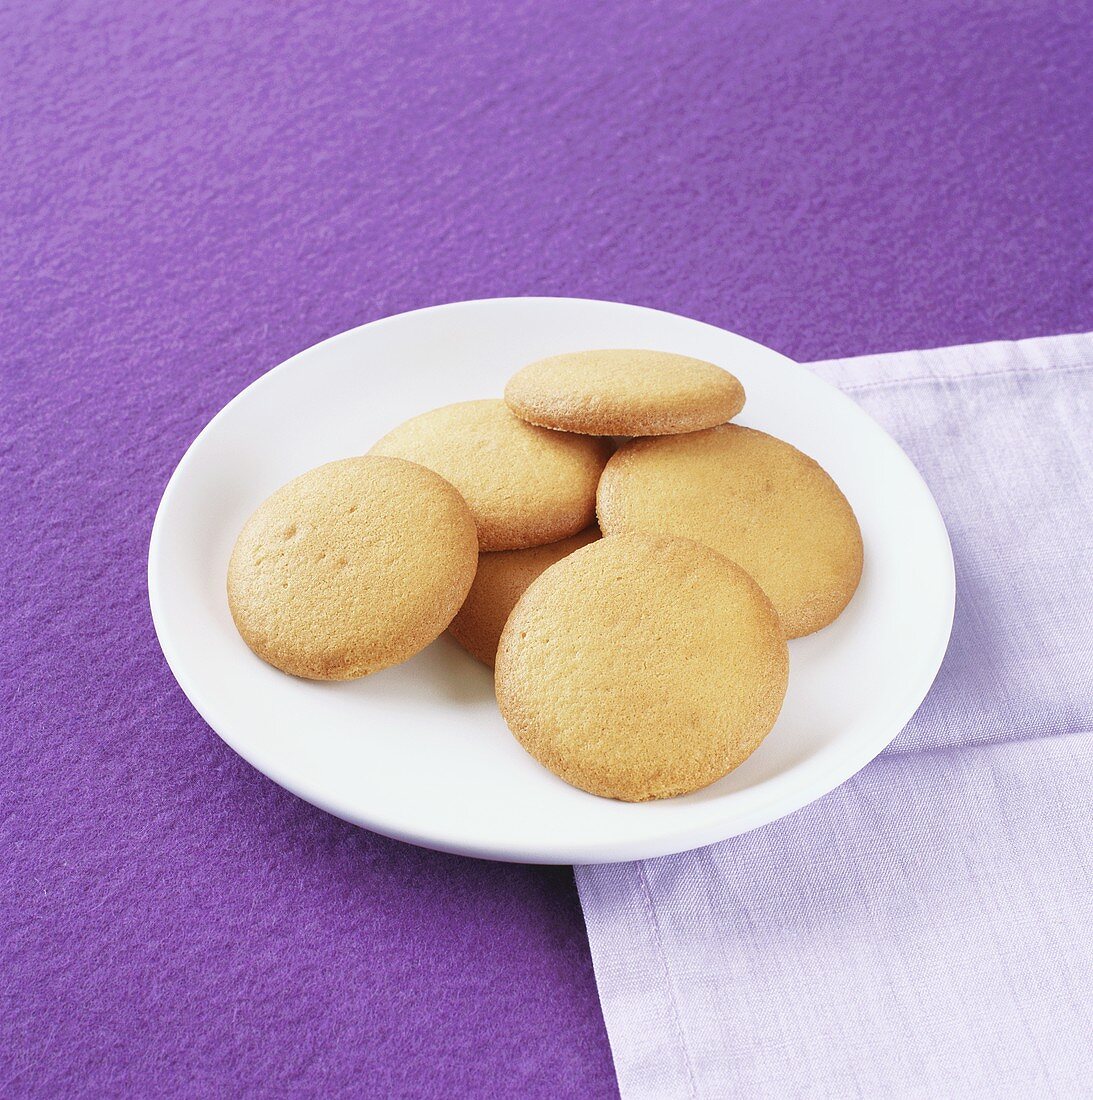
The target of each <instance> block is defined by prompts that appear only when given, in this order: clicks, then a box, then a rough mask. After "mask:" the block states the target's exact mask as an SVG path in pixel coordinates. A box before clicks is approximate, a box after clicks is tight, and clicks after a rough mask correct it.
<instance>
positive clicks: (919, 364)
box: [806, 332, 1093, 392]
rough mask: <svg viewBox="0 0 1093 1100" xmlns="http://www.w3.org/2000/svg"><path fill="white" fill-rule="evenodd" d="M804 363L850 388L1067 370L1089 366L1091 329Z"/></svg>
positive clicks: (1092, 353) (1091, 361)
mask: <svg viewBox="0 0 1093 1100" xmlns="http://www.w3.org/2000/svg"><path fill="white" fill-rule="evenodd" d="M806 366H808V367H809V368H810V369H811V370H814V371H816V373H817V374H819V375H821V376H822V377H823V378H825V379H827V381H829V382H832V383H834V384H835V385H836V386H838V387H839V388H840V389H844V390H847V391H852V392H859V391H862V390H872V389H880V388H883V387H885V386H897V385H906V384H908V383H913V382H920V381H936V382H945V381H956V380H960V379H968V378H989V377H993V376H1003V375H1012V374H1066V373H1071V372H1074V371H1081V370H1087V369H1088V368H1089V367H1090V366H1093V332H1075V333H1064V334H1062V335H1059V336H1036V337H1030V338H1029V339H1025V340H992V341H990V342H988V343H985V344H954V345H952V346H950V347H943V348H926V349H923V350H919V351H890V352H881V353H879V354H877V355H862V356H859V357H857V358H854V359H820V360H817V361H816V362H813V363H807V364H806Z"/></svg>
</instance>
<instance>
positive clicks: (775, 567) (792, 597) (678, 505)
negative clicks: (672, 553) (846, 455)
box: [597, 424, 862, 638]
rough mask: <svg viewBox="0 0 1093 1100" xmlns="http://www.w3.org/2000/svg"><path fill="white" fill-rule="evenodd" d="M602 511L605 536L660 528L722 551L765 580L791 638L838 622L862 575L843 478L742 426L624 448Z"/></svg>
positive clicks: (602, 491) (607, 475)
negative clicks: (839, 482) (835, 477)
mask: <svg viewBox="0 0 1093 1100" xmlns="http://www.w3.org/2000/svg"><path fill="white" fill-rule="evenodd" d="M597 509H598V513H599V519H600V525H601V527H602V528H603V530H604V533H605V534H616V533H619V532H622V531H634V530H638V531H655V532H661V533H664V534H673V535H680V536H683V537H685V538H692V539H695V540H697V541H698V542H702V543H705V544H706V545H707V546H711V547H713V548H714V549H715V550H719V551H720V552H721V553H723V554H724V555H725V556H726V557H728V558H730V559H732V560H733V561H735V562H737V563H738V564H739V565H741V566H742V567H743V568H744V569H745V570H747V572H749V573H750V574H751V575H752V576H753V577H754V578H755V579H756V580H757V581H758V582H759V584H760V586H761V587H762V588H763V590H764V591H765V592H766V593H767V595H768V596H769V597H770V599H771V602H772V603H773V604H774V606H775V608H776V609H777V610H778V613H779V615H780V616H781V618H782V623H783V626H784V627H785V630H786V634H787V636H789V637H791V638H795V637H799V636H801V635H803V634H810V633H812V632H813V631H815V630H818V629H820V628H821V627H823V626H826V625H827V624H828V623H829V622H831V621H832V620H833V619H835V618H836V617H837V616H838V615H839V613H840V612H841V611H842V610H843V608H844V607H845V606H846V604H847V603H848V602H849V600H850V598H851V596H852V595H853V594H854V590H855V589H856V588H857V584H858V580H859V579H860V577H861V570H862V540H861V531H860V530H859V528H858V522H857V519H856V518H855V516H854V512H853V510H852V509H851V507H850V504H849V503H848V502H847V500H846V497H845V496H843V494H842V492H841V491H840V490H839V488H838V486H837V485H836V484H835V482H834V481H833V480H832V479H831V477H830V476H829V475H828V474H827V473H826V471H825V470H824V469H823V468H822V467H821V466H820V465H819V464H818V463H816V462H815V461H814V460H813V459H811V458H809V457H808V456H807V455H805V454H803V453H802V452H801V451H799V450H797V449H796V448H795V447H793V446H791V445H790V444H789V443H786V442H785V441H784V440H781V439H777V438H775V437H774V436H771V435H767V434H766V433H765V432H759V431H755V430H753V429H751V428H745V427H742V426H740V425H736V424H726V425H724V426H722V427H718V428H712V429H709V430H708V431H703V432H695V433H693V434H690V435H680V436H673V437H670V438H663V439H649V440H634V441H633V442H631V443H627V444H625V445H624V446H623V447H621V448H620V449H619V450H618V451H617V452H616V453H615V454H614V455H613V456H612V458H611V461H610V462H609V463H608V465H607V468H606V469H605V470H604V475H603V478H602V479H601V481H600V487H599V495H598V500H597Z"/></svg>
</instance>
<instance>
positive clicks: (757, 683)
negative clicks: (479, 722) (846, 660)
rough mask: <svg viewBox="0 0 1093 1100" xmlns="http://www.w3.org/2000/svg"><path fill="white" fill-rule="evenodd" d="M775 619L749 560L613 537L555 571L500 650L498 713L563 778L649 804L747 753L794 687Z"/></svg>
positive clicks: (711, 777) (529, 596)
mask: <svg viewBox="0 0 1093 1100" xmlns="http://www.w3.org/2000/svg"><path fill="white" fill-rule="evenodd" d="M788 674H789V654H788V650H787V648H786V642H785V638H784V637H783V635H782V628H781V625H780V623H779V621H778V616H777V615H776V614H775V612H774V609H773V608H772V607H771V605H770V601H769V600H768V599H767V598H766V596H765V595H764V594H763V592H762V591H761V589H760V588H759V586H758V585H757V584H756V583H755V582H754V581H753V580H752V579H751V577H749V576H748V575H747V574H746V573H745V572H744V571H743V570H742V569H741V568H739V566H736V565H734V564H733V563H732V562H730V561H729V560H728V559H727V558H724V557H722V556H721V555H720V554H717V553H715V552H714V551H713V550H711V549H709V547H706V546H701V545H699V544H698V543H696V542H691V541H690V540H688V539H676V538H666V537H664V536H657V535H639V534H629V535H615V536H612V537H610V538H604V539H601V540H600V541H598V542H594V543H592V544H591V545H590V546H586V547H584V548H583V549H581V550H578V551H576V553H574V554H571V555H570V556H569V557H567V558H563V559H562V560H561V561H559V562H558V563H557V564H555V565H552V566H551V567H550V568H549V569H547V570H546V572H544V573H543V574H542V575H541V576H540V577H539V578H538V580H535V581H533V582H532V584H531V586H530V587H529V588H528V590H527V591H526V592H525V593H524V595H523V596H522V597H521V599H520V602H519V603H518V604H517V605H516V608H515V610H514V611H513V612H512V614H511V615H510V616H509V620H508V622H507V623H506V624H505V629H504V631H503V632H502V634H501V643H500V645H499V647H498V649H497V671H496V687H497V701H498V703H499V704H500V707H501V713H502V714H503V715H504V717H505V721H506V722H508V724H509V728H510V729H511V730H512V732H513V734H515V736H516V739H517V740H518V741H519V742H520V744H521V745H523V746H524V748H525V749H527V751H528V752H529V753H531V755H532V756H534V757H535V758H536V759H537V760H538V761H539V762H540V763H541V764H543V765H545V766H546V767H547V768H549V769H550V770H551V771H552V772H554V773H555V774H556V775H558V776H560V777H561V778H562V779H564V780H565V781H566V782H567V783H571V784H573V786H575V787H580V788H581V789H582V790H586V791H590V792H591V793H592V794H598V795H602V796H604V797H607V798H618V799H623V800H624V801H627V802H642V801H645V800H647V799H651V798H669V797H671V796H672V795H677V794H684V793H685V792H687V791H694V790H697V789H698V788H700V787H705V786H707V785H708V784H710V783H713V782H714V781H715V780H717V779H720V778H721V777H722V776H723V775H725V774H726V773H727V772H730V771H732V769H733V768H735V767H736V766H737V765H738V764H740V763H741V762H742V761H744V760H746V759H747V757H748V756H750V755H751V753H752V752H753V751H754V750H755V749H756V747H757V746H758V745H759V743H760V742H761V741H762V740H763V738H764V737H765V736H766V735H767V733H769V732H770V729H771V727H772V726H773V725H774V721H775V719H776V718H777V717H778V711H779V709H780V708H781V706H782V700H783V698H784V697H785V693H786V683H787V678H788Z"/></svg>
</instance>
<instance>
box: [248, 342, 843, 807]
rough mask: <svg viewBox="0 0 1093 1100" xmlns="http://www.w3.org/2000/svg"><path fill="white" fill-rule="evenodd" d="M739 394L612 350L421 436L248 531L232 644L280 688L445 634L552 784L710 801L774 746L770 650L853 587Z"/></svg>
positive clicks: (833, 535) (445, 411) (480, 404)
mask: <svg viewBox="0 0 1093 1100" xmlns="http://www.w3.org/2000/svg"><path fill="white" fill-rule="evenodd" d="M744 399H745V394H744V388H743V386H742V385H741V384H740V382H739V381H738V380H737V379H736V378H735V377H734V376H733V375H732V374H730V373H729V372H728V371H727V370H724V369H723V368H721V367H719V366H716V365H714V364H712V363H706V362H703V361H701V360H698V359H693V358H689V357H687V356H683V355H676V354H671V353H668V352H662V351H646V350H633V349H611V350H596V351H580V352H572V353H569V354H565V355H556V356H553V357H551V358H549V359H543V360H540V361H538V362H535V363H531V364H529V365H528V366H525V367H523V368H522V369H521V370H519V371H518V372H517V373H516V374H515V375H514V376H513V377H512V378H511V379H510V381H509V383H508V385H507V386H506V387H505V396H504V400H482V401H466V402H462V403H459V404H456V405H448V406H446V407H445V408H441V409H435V410H434V411H432V412H427V413H424V414H422V415H421V416H417V417H414V418H413V419H412V420H408V421H407V422H406V423H404V424H402V425H401V426H399V427H397V428H395V429H394V430H393V431H392V432H390V433H389V434H388V435H386V436H384V437H383V438H382V439H381V440H380V441H379V442H378V443H376V444H375V445H374V446H373V447H372V449H371V451H369V452H368V454H367V455H364V456H361V457H355V458H346V459H343V460H341V461H338V462H331V463H328V464H326V465H324V466H320V467H318V468H316V469H314V470H311V471H310V472H308V473H306V474H304V475H302V476H301V477H298V478H296V479H295V480H294V481H291V482H289V483H288V484H287V485H285V486H284V487H282V488H281V489H279V490H278V491H277V492H275V493H274V494H273V495H272V496H271V497H269V498H268V499H267V500H266V501H265V502H264V503H263V504H261V505H260V506H259V507H258V509H257V510H256V511H255V512H254V514H253V515H252V516H251V517H250V519H248V520H247V522H246V524H245V526H244V527H243V530H242V532H241V533H240V535H239V538H238V540H237V541H236V544H235V549H234V551H233V553H232V557H231V562H230V565H229V567H228V602H229V606H230V608H231V613H232V616H233V618H234V620H235V624H236V626H237V628H238V630H239V633H240V634H241V635H242V637H243V639H244V641H245V642H246V643H247V645H248V646H250V648H251V649H252V650H253V651H254V652H255V653H256V654H257V655H258V656H259V657H261V658H262V659H263V660H265V661H267V662H269V663H270V664H271V665H274V666H275V667H276V668H278V669H281V670H282V671H284V672H287V673H290V674H291V675H294V676H303V677H307V678H309V679H316V680H346V679H352V678H355V677H360V676H366V675H368V674H369V673H372V672H376V671H378V670H379V669H383V668H387V667H388V666H390V665H393V664H397V663H398V662H400V661H405V660H406V659H407V658H409V657H411V656H413V655H414V654H415V653H417V652H419V651H420V650H421V649H423V648H424V647H425V646H427V645H428V644H429V643H430V642H432V641H433V640H434V639H436V638H437V637H438V636H439V635H440V634H441V633H442V632H443V631H444V630H446V629H447V630H449V631H450V633H451V634H452V636H453V637H454V638H455V639H456V640H457V641H458V642H459V643H460V645H462V646H463V647H464V648H465V649H466V650H467V651H468V652H469V653H470V654H472V655H473V656H474V657H475V658H477V659H478V660H479V661H481V662H483V663H484V664H486V665H491V666H494V669H495V685H496V691H497V701H498V704H499V706H500V708H501V713H502V715H503V716H504V718H505V721H506V722H507V723H508V726H509V728H510V729H511V730H512V733H513V734H514V735H515V737H516V738H517V740H518V741H519V742H520V744H521V745H523V747H524V748H525V749H526V750H527V751H528V752H529V753H530V754H531V755H532V756H533V757H535V758H536V759H537V760H538V761H539V762H540V763H541V764H543V765H545V766H546V767H547V768H549V769H550V770H551V771H552V772H554V773H555V774H556V775H558V776H560V777H561V778H562V779H564V780H565V781H566V782H568V783H571V784H573V785H574V786H576V787H579V788H581V789H582V790H585V791H589V792H591V793H593V794H596V795H600V796H603V797H607V798H616V799H622V800H625V801H634V802H637V801H645V800H648V799H656V798H668V797H672V796H674V795H679V794H684V793H686V792H689V791H694V790H697V789H699V788H701V787H705V786H707V785H708V784H710V783H713V782H714V781H715V780H717V779H720V778H721V777H722V776H724V775H725V774H727V773H728V772H730V771H731V770H732V769H733V768H735V767H737V765H739V764H740V763H741V762H742V761H744V760H745V759H747V757H748V756H749V755H750V754H751V753H752V752H753V751H754V750H755V749H756V747H757V746H758V745H759V744H760V742H761V741H762V740H763V738H764V737H765V736H766V735H767V733H768V732H769V731H770V730H771V728H772V727H773V725H774V722H775V720H776V718H777V716H778V712H779V710H780V708H781V706H782V701H783V699H784V697H785V693H786V687H787V684H788V677H789V653H788V649H787V645H786V641H787V639H789V638H797V637H801V636H802V635H805V634H811V633H813V632H814V631H817V630H820V629H821V628H822V627H825V626H827V625H828V624H829V623H831V622H832V621H833V620H834V619H835V618H836V617H837V616H838V615H839V614H840V613H841V612H842V611H843V609H844V608H845V607H846V606H847V604H848V603H849V601H850V599H851V597H852V596H853V594H854V591H855V589H856V587H857V584H858V580H859V578H860V576H861V571H862V540H861V532H860V530H859V528H858V523H857V520H856V519H855V517H854V513H853V511H852V510H851V508H850V505H849V504H848V502H847V500H846V498H845V497H844V496H843V494H842V493H841V492H840V490H839V488H838V486H837V485H836V484H835V483H834V481H833V480H832V479H831V478H830V476H829V475H828V474H827V473H826V472H825V471H824V470H823V469H822V468H821V467H820V466H819V465H818V464H817V463H816V462H814V461H813V460H812V459H811V458H809V457H808V456H807V455H804V454H802V453H801V452H800V451H798V450H797V449H796V448H794V447H792V446H791V445H790V444H788V443H786V442H784V441H783V440H780V439H777V438H775V437H774V436H771V435H767V434H766V433H764V432H761V431H757V430H755V429H753V428H746V427H743V426H741V425H738V424H733V423H731V421H732V419H733V417H735V416H736V415H737V414H738V413H739V412H740V410H741V409H742V408H743V407H744Z"/></svg>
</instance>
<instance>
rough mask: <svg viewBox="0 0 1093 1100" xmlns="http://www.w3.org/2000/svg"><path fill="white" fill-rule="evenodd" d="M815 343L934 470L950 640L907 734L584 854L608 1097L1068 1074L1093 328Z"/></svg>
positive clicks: (1072, 1067) (1035, 1079)
mask: <svg viewBox="0 0 1093 1100" xmlns="http://www.w3.org/2000/svg"><path fill="white" fill-rule="evenodd" d="M813 366H814V368H815V370H816V371H817V372H818V373H819V374H821V375H823V376H824V377H826V378H828V379H829V380H830V381H832V382H834V383H835V384H836V385H838V386H840V387H841V388H843V389H844V390H846V391H847V392H849V393H850V394H851V395H853V396H854V398H855V399H856V400H857V401H859V402H860V403H861V404H862V405H863V406H864V407H865V408H866V409H867V410H868V411H869V412H870V413H871V414H872V415H873V416H874V417H875V418H876V419H877V420H878V421H880V422H881V423H882V424H883V425H884V426H885V427H886V428H887V429H888V430H889V432H891V433H892V435H893V436H894V437H895V438H896V439H897V440H898V441H899V443H900V444H901V445H902V446H903V447H904V449H905V450H906V451H907V453H908V454H909V455H910V456H911V458H912V460H913V461H914V462H915V464H916V465H917V466H918V468H919V470H920V471H921V472H922V474H923V476H924V477H925V479H926V481H927V482H928V484H929V485H930V487H931V489H932V490H933V492H934V495H935V497H936V498H937V501H938V504H939V506H940V508H941V510H942V513H943V514H944V516H945V518H946V522H947V524H948V527H949V532H950V536H951V538H952V543H953V552H954V556H955V559H956V569H957V609H956V619H955V623H954V630H953V637H952V641H951V644H950V647H949V651H948V654H947V655H946V658H945V661H944V663H943V665H942V669H941V672H940V674H939V676H938V679H937V682H936V683H935V685H934V687H933V689H932V691H931V693H930V695H929V696H928V697H927V699H926V701H925V702H924V703H923V705H922V707H921V708H920V709H919V711H918V713H917V714H916V715H915V717H914V718H913V719H912V721H911V722H910V723H909V724H908V725H907V727H906V728H905V729H904V730H903V732H902V733H901V734H900V735H899V737H898V738H897V739H896V740H895V741H894V742H893V744H892V745H891V746H890V747H889V749H888V750H887V751H886V752H885V753H884V754H883V755H882V756H881V757H880V758H878V760H876V761H875V762H874V763H873V764H871V765H870V766H869V767H867V768H866V769H864V770H863V771H862V772H860V773H859V774H858V775H857V776H855V777H854V778H853V779H852V780H850V781H849V782H848V783H846V784H844V785H843V786H842V787H840V788H839V789H837V790H836V791H834V792H832V793H831V794H830V795H828V796H827V797H825V798H823V799H821V800H820V801H819V802H816V803H813V804H812V805H810V806H808V807H806V808H805V809H803V810H801V811H799V812H798V813H796V814H793V815H792V816H790V817H788V818H784V819H783V820H781V821H778V822H775V823H773V824H771V825H768V826H766V827H765V828H762V829H758V830H756V831H754V832H752V833H748V834H746V835H744V836H740V837H736V838H734V839H731V840H728V841H724V842H722V843H720V844H716V845H711V846H709V847H706V848H702V849H699V850H697V851H694V852H688V853H684V854H682V855H678V856H671V857H666V858H662V859H655V860H646V861H643V862H637V863H626V864H615V865H611V866H597V867H579V868H576V876H577V885H578V888H579V890H580V896H581V903H582V906H583V908H584V914H585V921H586V924H587V927H588V934H589V941H590V944H591V948H592V956H593V961H594V964H595V969H596V980H597V984H598V986H599V992H600V998H601V1003H602V1007H603V1012H604V1018H605V1021H606V1024H607V1030H608V1035H609V1038H610V1041H611V1047H612V1052H613V1054H614V1059H615V1066H616V1071H617V1074H618V1079H619V1086H620V1089H621V1092H622V1096H623V1098H624V1100H636V1098H640V1097H656V1098H658V1100H663V1098H668V1097H676V1096H681V1097H725V1096H746V1097H778V1098H784V1097H838V1098H844V1097H868V1098H873V1097H880V1096H884V1097H937V1096H945V1097H974V1096H982V1097H991V1098H992V1100H993V1098H998V1097H1009V1096H1012V1097H1028V1096H1033V1095H1035V1096H1077V1095H1080V1094H1082V1093H1083V1092H1084V1090H1086V1089H1087V1088H1088V1087H1089V1081H1090V1078H1091V1076H1093V1055H1091V1036H1093V1010H1091V1006H1093V902H1091V900H1090V898H1091V889H1090V887H1091V882H1093V873H1091V872H1093V844H1091V840H1090V838H1091V836H1093V829H1091V824H1093V820H1091V819H1093V814H1091V803H1093V798H1091V791H1093V784H1091V781H1090V774H1091V765H1093V713H1091V712H1093V705H1091V690H1090V685H1091V683H1093V646H1091V634H1093V614H1091V612H1093V554H1091V542H1093V476H1091V469H1093V445H1091V440H1093V334H1082V335H1075V336H1059V337H1048V338H1043V339H1035V340H1022V341H1017V342H1007V343H991V344H980V345H973V346H965V347H954V348H942V349H936V350H930V351H920V352H908V353H898V354H891V355H877V356H866V357H863V358H858V359H851V360H842V361H831V362H824V363H817V364H814V365H813ZM908 583H913V578H908Z"/></svg>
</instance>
